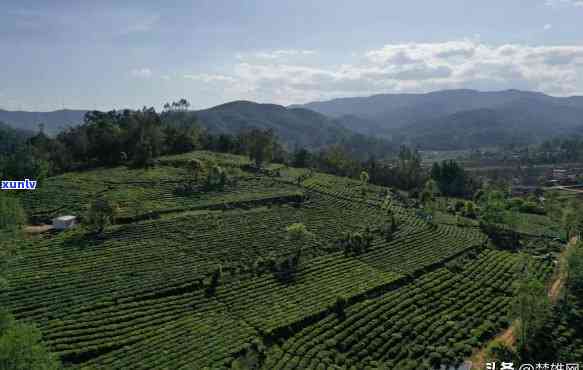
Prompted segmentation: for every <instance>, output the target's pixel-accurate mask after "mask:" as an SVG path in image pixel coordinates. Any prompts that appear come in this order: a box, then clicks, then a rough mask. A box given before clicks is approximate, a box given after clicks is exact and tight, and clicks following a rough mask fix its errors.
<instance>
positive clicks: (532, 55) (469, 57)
mask: <svg viewBox="0 0 583 370" xmlns="http://www.w3.org/2000/svg"><path fill="white" fill-rule="evenodd" d="M582 19H583V1H582V0H490V1H467V0H444V1H428V0H426V1H420V0H409V1H381V0H379V1H376V0H375V1H337V0H318V1H314V0H296V1H272V0H247V1H233V0H210V1H207V0H197V1H172V2H162V1H152V0H140V1H123V2H120V1H63V0H52V1H48V0H47V1H26V0H24V1H2V2H0V45H1V48H2V56H3V62H2V64H1V66H2V68H0V108H3V109H11V110H15V109H23V110H36V111H39V110H40V111H46V110H54V109H61V108H62V107H66V108H76V109H103V110H107V109H113V108H124V107H127V108H138V107H141V106H144V105H147V106H154V107H156V108H157V109H159V108H160V107H161V106H162V104H163V103H164V102H167V101H172V100H176V99H178V98H182V97H185V98H186V99H188V100H189V101H190V102H191V103H192V107H193V108H196V109H198V108H206V107H210V106H214V105H217V104H221V103H224V102H227V101H231V100H239V99H243V100H253V101H258V102H272V103H277V104H284V105H287V104H293V103H305V102H308V101H313V100H324V99H330V98H335V97H343V96H364V95H371V94H376V93H399V92H427V91H433V90H440V89H452V88H473V89H479V90H501V89H509V88H514V89H522V90H535V91H541V92H544V93H547V94H550V95H556V96H566V95H583V27H581V24H582Z"/></svg>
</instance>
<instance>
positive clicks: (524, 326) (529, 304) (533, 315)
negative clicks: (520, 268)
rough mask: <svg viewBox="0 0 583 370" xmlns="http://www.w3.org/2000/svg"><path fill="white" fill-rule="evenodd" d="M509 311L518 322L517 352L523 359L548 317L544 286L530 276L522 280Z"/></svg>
mask: <svg viewBox="0 0 583 370" xmlns="http://www.w3.org/2000/svg"><path fill="white" fill-rule="evenodd" d="M511 311H512V313H513V314H514V316H515V318H516V319H517V320H518V329H519V330H518V346H519V352H520V354H521V357H522V358H525V356H526V355H527V353H528V350H529V348H530V347H531V345H532V343H533V342H534V341H535V339H536V335H537V333H538V332H539V330H540V329H541V328H542V327H543V325H544V323H545V321H546V320H547V319H548V317H549V316H550V302H549V298H548V295H547V292H546V289H545V286H544V284H543V283H542V282H540V281H538V280H537V279H535V278H534V277H532V276H528V275H527V276H525V277H524V278H522V279H521V280H520V281H519V282H518V284H517V293H516V297H515V298H514V302H513V304H512V310H511Z"/></svg>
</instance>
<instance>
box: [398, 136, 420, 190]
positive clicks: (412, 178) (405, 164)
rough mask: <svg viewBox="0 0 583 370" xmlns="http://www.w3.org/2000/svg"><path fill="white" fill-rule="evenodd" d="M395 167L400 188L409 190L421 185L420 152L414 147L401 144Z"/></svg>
mask: <svg viewBox="0 0 583 370" xmlns="http://www.w3.org/2000/svg"><path fill="white" fill-rule="evenodd" d="M397 168H398V176H399V181H400V187H401V188H402V189H405V190H409V189H413V188H416V187H420V186H421V185H423V178H424V175H423V168H422V167H421V154H419V152H418V151H417V150H416V149H411V148H409V147H407V146H402V147H401V149H400V151H399V157H398V164H397Z"/></svg>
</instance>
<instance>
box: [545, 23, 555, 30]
mask: <svg viewBox="0 0 583 370" xmlns="http://www.w3.org/2000/svg"><path fill="white" fill-rule="evenodd" d="M551 28H553V25H552V24H550V23H547V24H545V25H544V26H543V29H544V30H545V31H546V30H550V29H551Z"/></svg>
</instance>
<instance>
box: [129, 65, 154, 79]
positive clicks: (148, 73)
mask: <svg viewBox="0 0 583 370" xmlns="http://www.w3.org/2000/svg"><path fill="white" fill-rule="evenodd" d="M130 76H132V77H133V78H139V79H148V78H150V77H152V70H150V68H135V69H132V70H131V71H130Z"/></svg>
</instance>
